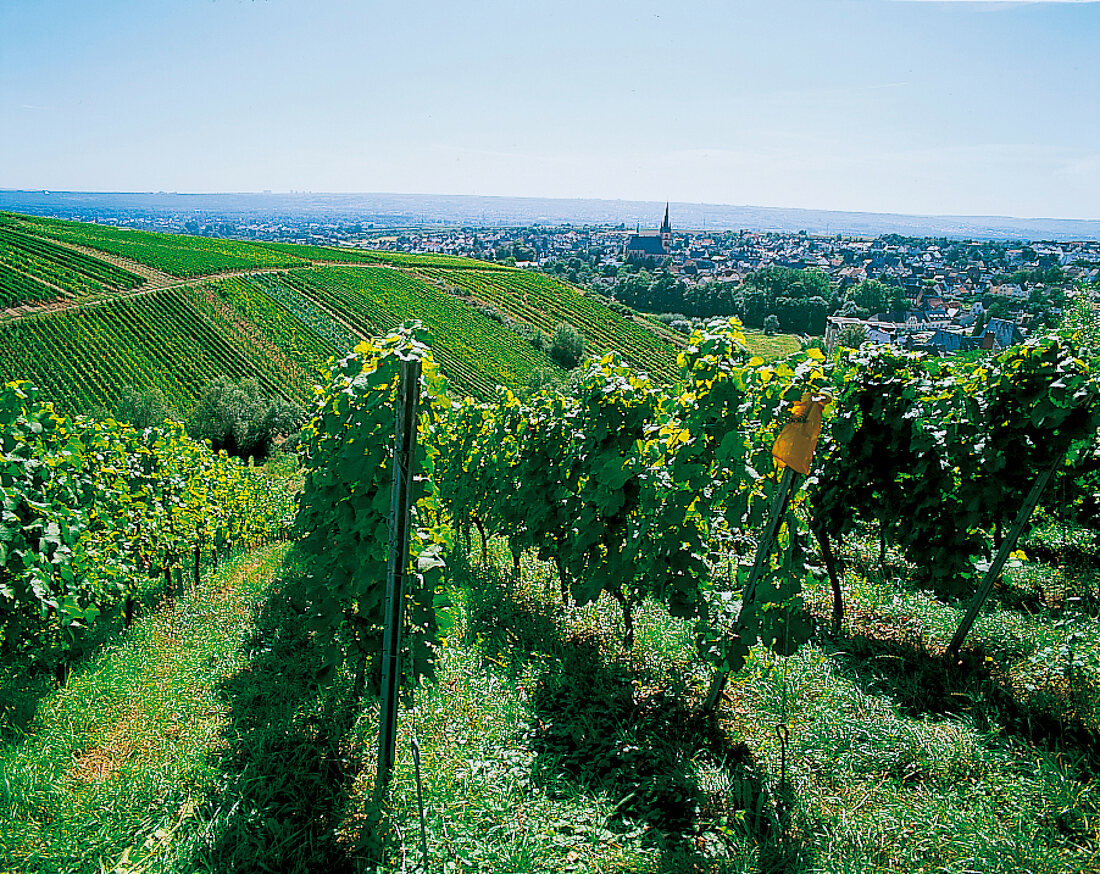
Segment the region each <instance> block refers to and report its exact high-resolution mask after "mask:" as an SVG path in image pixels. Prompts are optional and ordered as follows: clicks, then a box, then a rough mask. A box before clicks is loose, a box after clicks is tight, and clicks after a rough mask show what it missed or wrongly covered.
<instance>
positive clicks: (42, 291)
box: [0, 263, 61, 307]
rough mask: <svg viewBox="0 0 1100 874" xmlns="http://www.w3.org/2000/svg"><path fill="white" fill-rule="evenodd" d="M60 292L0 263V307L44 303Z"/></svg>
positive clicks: (54, 297)
mask: <svg viewBox="0 0 1100 874" xmlns="http://www.w3.org/2000/svg"><path fill="white" fill-rule="evenodd" d="M60 296H61V295H60V292H58V290H57V289H56V288H54V287H52V286H50V285H47V284H46V283H44V282H40V281H39V280H37V279H35V278H34V277H32V276H28V275H27V274H26V273H21V272H20V271H18V270H16V269H15V268H13V267H11V266H10V265H8V264H4V263H0V307H16V306H20V305H21V304H25V303H45V302H46V301H49V300H55V299H56V298H58V297H60Z"/></svg>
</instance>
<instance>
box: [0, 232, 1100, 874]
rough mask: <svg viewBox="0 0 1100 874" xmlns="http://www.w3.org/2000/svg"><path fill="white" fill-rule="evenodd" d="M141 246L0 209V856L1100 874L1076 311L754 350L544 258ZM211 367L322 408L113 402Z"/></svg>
mask: <svg viewBox="0 0 1100 874" xmlns="http://www.w3.org/2000/svg"><path fill="white" fill-rule="evenodd" d="M31 226H35V227H37V228H38V230H37V232H32V231H31V230H29V228H30V227H31ZM132 234H134V232H123V231H119V230H117V229H111V228H97V227H94V226H80V225H73V224H72V223H63V222H50V221H47V220H38V219H34V220H31V219H23V218H19V217H11V216H5V217H4V219H3V222H2V223H0V243H2V244H3V245H4V246H5V247H6V248H4V249H3V251H4V253H6V254H5V256H4V257H5V259H6V260H5V261H4V263H3V264H0V268H3V269H7V270H9V271H10V272H11V273H13V274H18V277H22V279H20V280H18V281H26V282H30V283H39V284H40V285H42V286H43V287H44V288H47V289H49V290H50V292H51V293H52V294H53V295H54V297H59V298H60V299H61V300H63V302H64V306H63V307H62V308H58V309H57V310H56V311H46V310H44V311H41V312H38V313H34V314H23V312H22V311H21V312H20V313H19V314H18V315H13V317H11V318H9V319H7V320H6V321H4V322H2V323H0V384H2V383H6V384H3V385H2V386H0V452H2V454H0V498H2V502H0V503H2V506H0V871H7V870H13V871H14V870H19V871H34V872H51V874H53V872H58V871H81V872H83V871H89V872H90V871H98V870H117V871H130V870H135V871H136V870H150V871H151V870H159V871H165V872H168V871H180V872H182V871H195V870H212V871H242V872H243V871H251V870H277V871H301V872H305V871H310V870H351V871H364V872H366V871H371V872H376V871H386V872H397V871H409V870H418V869H420V867H421V862H422V861H423V863H424V865H423V867H426V868H427V870H432V871H434V870H447V871H487V870H489V871H497V870H517V871H561V870H569V871H593V872H595V871H622V872H626V871H647V872H654V874H657V872H666V871H706V872H712V871H713V872H734V871H737V872H741V871H762V870H763V871H784V872H785V871H838V872H839V871H855V870H858V871H896V872H909V871H915V870H926V871H944V872H958V874H962V872H967V871H983V872H985V871H998V872H1005V874H1008V872H1014V871H1050V872H1066V874H1069V872H1080V871H1090V870H1100V789H1098V788H1097V787H1098V786H1100V783H1098V782H1097V775H1098V774H1100V630H1098V626H1097V616H1098V615H1100V546H1098V544H1100V536H1098V531H1100V445H1098V443H1097V434H1098V429H1100V369H1098V365H1097V363H1096V362H1095V361H1092V360H1087V359H1088V358H1089V355H1090V354H1092V353H1089V352H1086V351H1082V350H1083V349H1087V348H1088V347H1087V344H1082V342H1081V339H1080V337H1079V336H1078V335H1075V334H1073V333H1072V332H1071V331H1069V330H1067V331H1064V332H1062V333H1055V334H1051V335H1050V336H1046V337H1037V338H1035V339H1032V340H1030V341H1029V342H1027V343H1024V344H1021V345H1017V346H1013V347H1010V348H1008V349H1005V350H1003V351H1001V352H998V353H996V354H980V355H974V356H970V357H966V356H963V357H957V358H953V359H937V358H931V357H927V356H924V355H920V354H915V353H905V352H900V351H897V350H893V349H883V348H872V347H865V348H864V349H862V350H849V349H842V350H840V351H839V352H837V353H836V354H834V355H832V356H826V355H825V354H824V353H822V352H821V351H819V350H817V349H814V348H812V347H810V348H805V349H801V348H794V349H791V350H789V351H786V352H784V353H783V354H781V355H780V357H777V358H768V359H767V360H766V359H765V357H764V356H762V355H758V354H754V352H753V351H751V349H750V346H752V340H751V338H747V337H746V335H745V334H744V333H743V332H742V331H741V327H740V325H739V324H737V323H736V322H735V321H730V322H714V323H712V324H711V325H709V326H708V327H707V328H706V329H703V330H697V331H695V332H694V333H693V334H692V335H691V336H684V337H683V338H682V340H680V342H679V343H678V344H675V345H674V344H673V343H671V342H668V341H667V340H662V339H661V338H660V337H659V336H658V335H657V334H656V333H654V332H652V331H650V330H648V329H646V328H645V327H643V326H642V325H640V324H638V323H636V322H635V321H633V320H631V319H629V318H624V317H622V316H620V315H618V314H616V313H613V312H611V311H610V310H609V309H607V308H606V307H603V306H602V305H601V304H599V302H598V301H596V300H593V299H591V298H589V297H586V296H584V295H582V294H579V293H577V292H576V291H575V290H574V289H572V288H571V287H569V286H567V285H565V284H563V283H560V282H558V281H556V280H553V279H550V278H548V277H545V276H542V275H539V274H536V273H531V272H525V271H517V270H512V269H505V268H492V269H490V268H489V267H487V266H485V265H480V264H478V263H476V262H469V261H461V259H458V260H459V261H461V263H451V261H450V260H448V259H447V258H445V257H443V256H439V257H435V256H399V257H398V256H392V257H391V254H390V253H365V252H355V253H352V252H348V253H346V254H345V253H343V252H342V251H341V250H332V251H331V252H330V251H329V250H327V249H324V248H321V247H293V246H289V245H285V246H284V245H277V244H236V243H229V242H228V241H209V240H202V239H194V238H176V237H170V236H168V235H155V234H148V235H143V234H136V235H133V236H132ZM51 239H55V240H57V241H61V242H57V243H54V242H51V241H50V240H51ZM188 239H192V240H193V242H191V243H187V242H182V243H180V244H179V246H178V247H177V248H176V250H175V254H174V255H169V254H166V253H167V251H168V248H169V244H170V243H171V244H175V243H176V242H178V241H181V240H183V241H186V240H188ZM90 240H98V241H99V242H100V243H102V244H103V245H102V246H100V247H99V250H100V251H105V252H106V251H112V252H113V251H114V250H113V249H110V248H107V247H109V246H113V247H115V248H116V249H118V250H119V251H117V252H114V254H119V255H121V257H124V258H129V259H132V260H134V261H138V262H139V263H142V264H149V265H150V266H157V267H158V269H164V270H168V269H169V266H168V265H170V264H172V265H174V267H175V270H176V271H184V270H190V269H194V271H195V272H194V273H193V274H184V273H182V272H176V275H178V276H183V275H191V276H193V277H194V278H193V279H189V280H187V281H182V282H180V284H178V285H174V286H172V287H169V288H143V287H142V282H141V280H140V278H139V277H136V276H134V275H133V274H131V273H129V272H128V271H123V270H121V269H120V268H117V267H115V266H113V265H111V264H107V263H106V262H101V261H99V260H98V259H95V258H91V257H88V256H85V255H81V254H80V253H77V252H75V251H74V250H71V249H68V248H67V247H66V246H64V245H62V244H61V243H62V242H70V243H73V244H76V245H80V246H82V247H87V248H96V246H95V245H94V244H93V242H90ZM215 242H221V243H225V248H223V249H218V248H217V247H216V246H214V245H213V243H215ZM123 250H125V252H123ZM255 250H259V251H263V252H265V253H266V254H265V255H264V256H262V257H266V258H271V259H275V261H272V262H268V263H267V266H263V262H262V257H260V256H256V255H255ZM368 255H369V256H370V257H371V258H376V259H377V260H375V261H374V263H358V264H353V263H350V262H352V261H357V260H359V259H366V258H367V256H368ZM340 256H344V257H345V258H347V259H349V260H348V261H347V262H344V261H343V259H342V258H341V257H340ZM253 257H256V258H257V260H256V261H255V263H256V264H258V265H260V266H255V267H250V268H240V267H238V266H233V265H234V264H237V263H245V262H248V260H249V259H250V258H253ZM157 259H161V260H160V261H159V263H157V264H154V263H153V262H154V261H156V260H157ZM173 259H175V260H173ZM234 259H239V262H235V261H234ZM325 261H331V262H333V263H332V264H330V265H328V266H318V265H319V264H321V263H322V262H325ZM336 262H341V263H336ZM187 265H190V267H188V266H187ZM219 265H220V266H219ZM3 269H0V279H3V278H4V277H5V276H6V275H7V274H5V273H4V272H3ZM226 271H230V272H233V274H234V275H228V276H218V275H212V274H215V273H220V272H226ZM12 281H13V282H14V281H16V280H14V279H13V280H12ZM31 299H32V298H27V300H31ZM58 306H60V304H59V305H58ZM413 320H418V321H413ZM563 322H565V323H568V324H570V325H572V326H574V327H575V328H577V329H578V330H579V331H581V332H582V333H583V335H584V337H585V339H586V341H587V344H588V352H589V357H588V358H587V360H586V361H585V362H584V363H583V364H582V365H581V366H580V367H578V368H577V369H576V370H575V371H574V372H573V374H572V376H571V378H570V379H569V381H568V383H566V384H565V387H561V388H553V387H544V388H542V389H540V390H535V389H534V388H531V387H529V383H531V382H532V381H531V377H532V376H533V375H537V374H539V373H545V372H546V371H551V372H556V373H559V374H560V375H564V372H562V371H560V368H558V366H557V365H556V364H554V363H553V362H552V361H551V359H550V358H549V357H548V356H547V354H546V352H545V351H543V349H544V348H545V347H543V346H540V345H539V344H538V343H536V342H533V341H532V340H531V339H530V338H531V337H532V336H535V335H534V334H533V332H534V331H536V330H537V331H540V332H542V333H543V334H549V333H551V332H553V331H554V329H555V327H556V326H557V325H558V324H560V323H563ZM769 339H770V338H769ZM792 345H794V344H792ZM777 354H778V353H777ZM413 364H415V365H416V366H417V368H418V369H419V372H420V376H419V378H418V380H417V381H416V382H414V383H413V396H416V395H417V394H418V395H419V407H418V409H417V410H416V413H415V415H410V416H408V417H406V416H405V414H404V413H402V414H401V415H398V414H397V412H396V411H397V409H398V408H399V406H400V405H399V403H398V400H399V397H400V388H401V385H402V380H403V379H404V378H405V376H403V375H407V374H408V373H409V372H411V371H410V368H411V366H412V365H413ZM223 377H230V378H232V379H236V380H243V379H254V380H256V381H257V383H258V384H259V386H260V388H261V389H262V391H263V392H264V393H265V394H267V395H269V396H271V397H273V398H274V397H281V398H283V399H286V400H292V401H297V402H304V403H308V402H309V400H310V398H312V406H311V407H310V413H309V416H308V420H307V421H306V423H305V425H304V427H303V428H302V430H301V432H300V434H298V435H296V439H295V441H294V442H295V443H297V444H299V447H300V448H299V449H297V450H296V452H297V454H293V453H291V452H289V450H288V451H286V452H282V451H276V453H275V454H274V455H273V456H272V460H271V461H269V462H268V463H267V465H266V466H263V467H261V466H254V465H252V464H246V463H241V462H239V461H237V460H234V459H231V458H229V457H228V456H226V455H225V454H223V453H215V452H212V451H211V450H210V448H209V446H208V445H207V444H202V443H198V442H196V441H194V440H191V439H190V438H189V437H188V436H187V434H186V433H185V431H184V428H183V426H182V425H179V424H173V423H171V422H170V423H168V424H165V425H163V426H161V427H155V428H149V429H145V430H137V429H133V428H130V427H129V426H127V425H125V424H119V423H117V422H114V421H112V420H110V418H109V417H108V416H107V413H108V411H109V410H111V409H112V408H113V405H114V403H115V402H116V400H117V399H118V398H119V397H120V396H121V395H122V394H123V393H124V392H125V391H126V389H127V388H128V387H132V386H136V387H139V388H155V389H157V391H159V392H160V393H161V394H163V395H164V398H165V400H166V401H167V402H168V404H169V405H170V406H171V407H172V408H173V409H174V410H175V411H176V412H177V413H178V414H180V415H181V416H182V415H185V414H186V412H187V411H189V410H190V409H191V408H192V407H193V406H194V405H195V403H196V401H197V399H198V398H199V396H200V393H201V391H202V389H203V386H204V385H205V384H206V383H207V382H208V381H211V380H214V379H218V378H223ZM21 379H22V380H30V381H31V382H32V383H33V384H34V385H33V386H32V385H31V384H29V383H25V382H16V381H15V380H21ZM315 384H316V386H315ZM402 409H403V408H402ZM89 413H90V414H93V415H91V416H89V415H87V414H89ZM402 421H406V422H410V423H411V428H410V429H409V433H410V436H411V435H413V434H414V435H415V440H411V442H410V444H409V446H408V452H409V457H410V458H411V459H412V463H411V466H409V465H406V464H405V463H404V462H399V461H397V462H395V460H394V455H393V448H394V445H395V422H396V423H397V424H398V425H400V422H402ZM289 445H290V444H287V446H288V447H289ZM397 474H400V475H401V476H403V477H406V478H407V479H406V481H407V483H408V485H409V488H410V489H411V502H412V503H411V509H410V511H409V516H408V521H409V525H408V531H409V541H410V542H409V561H408V563H407V566H405V567H404V568H403V576H404V579H405V590H404V594H403V596H402V598H401V603H402V604H403V605H404V608H405V621H404V623H403V625H401V626H399V627H400V635H399V637H400V639H401V640H403V645H404V649H403V650H401V654H400V657H399V659H398V660H397V664H398V665H399V666H400V667H399V671H398V673H399V674H400V675H402V676H403V678H404V679H403V685H402V687H401V692H400V708H399V714H398V724H397V748H396V750H397V760H396V764H395V766H394V768H393V772H392V777H391V779H390V781H389V783H388V784H386V785H382V780H381V777H380V775H381V774H382V772H383V770H384V769H383V766H382V765H381V759H382V757H381V755H380V746H381V745H382V736H383V734H384V732H383V731H382V730H380V728H379V725H380V721H381V717H380V711H382V710H384V697H385V696H384V694H381V693H380V691H379V690H380V689H382V690H384V689H385V686H384V685H383V683H384V678H385V677H387V676H388V674H387V671H390V672H391V674H389V675H392V671H393V668H394V662H392V661H388V660H387V658H386V657H385V650H384V645H385V641H386V633H387V632H386V628H387V625H388V623H389V619H388V616H389V615H390V607H389V606H388V605H387V598H386V588H385V582H386V580H387V578H388V577H390V576H391V575H392V574H393V573H394V571H395V568H394V564H395V563H397V560H396V558H393V557H391V556H392V555H393V548H394V547H393V542H392V537H391V533H390V525H391V519H392V520H396V519H398V518H399V516H400V511H399V509H398V508H397V505H396V504H395V498H394V496H393V495H392V494H391V489H392V485H393V482H394V479H395V475H397ZM284 540H287V541H290V542H282V541H284ZM971 620H973V621H972V624H971ZM394 633H395V632H394V631H393V629H392V627H391V629H390V634H391V641H392V639H393V637H392V635H393V634H394ZM387 664H388V665H389V667H387ZM376 761H377V762H379V765H378V767H376V766H375V762H376ZM386 768H387V769H388V765H387V766H386ZM376 781H377V783H376ZM377 786H381V788H376V787H377Z"/></svg>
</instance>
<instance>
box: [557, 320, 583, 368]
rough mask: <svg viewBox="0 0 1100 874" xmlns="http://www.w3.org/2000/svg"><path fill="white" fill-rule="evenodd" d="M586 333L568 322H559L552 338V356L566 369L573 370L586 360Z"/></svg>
mask: <svg viewBox="0 0 1100 874" xmlns="http://www.w3.org/2000/svg"><path fill="white" fill-rule="evenodd" d="M586 345H587V344H586V343H585V339H584V334H582V333H581V332H580V331H578V330H577V329H576V328H574V327H573V326H572V325H571V324H569V323H568V322H559V323H558V326H557V327H556V328H555V329H554V336H553V338H551V340H550V357H551V358H552V359H554V361H556V362H557V363H558V364H560V365H561V366H562V367H564V368H565V369H566V370H572V369H573V368H574V367H576V366H577V365H578V364H580V363H581V361H583V360H584V350H585V346H586Z"/></svg>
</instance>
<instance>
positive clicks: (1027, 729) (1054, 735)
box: [824, 634, 1100, 773]
mask: <svg viewBox="0 0 1100 874" xmlns="http://www.w3.org/2000/svg"><path fill="white" fill-rule="evenodd" d="M824 648H825V651H826V652H829V653H830V654H831V655H832V657H833V658H834V660H835V661H836V663H837V664H838V665H840V666H841V667H842V669H843V670H844V671H845V673H846V674H847V675H848V676H849V677H850V678H852V679H853V680H854V681H855V682H856V683H857V685H859V686H860V688H862V689H863V691H864V692H868V693H880V694H886V695H889V696H890V697H891V698H893V699H894V700H895V701H896V702H897V704H898V706H899V707H900V708H901V709H902V711H903V712H905V713H906V714H907V715H909V716H912V717H915V718H922V717H929V716H930V717H933V718H943V717H947V716H961V715H965V716H967V717H968V718H970V719H972V720H973V721H974V724H975V726H976V727H977V728H978V729H979V730H980V731H983V732H993V733H1001V734H1005V735H1009V736H1012V737H1014V738H1016V739H1018V740H1020V741H1022V742H1023V743H1025V744H1028V745H1030V746H1032V747H1035V748H1037V749H1040V750H1043V751H1045V752H1050V753H1055V754H1059V753H1069V754H1071V755H1072V757H1073V758H1074V759H1077V760H1080V761H1081V762H1082V764H1084V765H1086V766H1087V769H1088V771H1089V772H1091V773H1096V772H1097V771H1100V734H1098V733H1097V732H1096V731H1093V730H1091V729H1089V728H1087V727H1084V726H1082V725H1079V724H1073V722H1072V721H1071V720H1063V719H1059V718H1057V717H1056V716H1055V715H1052V713H1051V712H1050V711H1049V710H1047V709H1042V708H1040V707H1037V706H1034V705H1032V704H1031V703H1029V702H1024V701H1020V700H1018V699H1017V698H1016V697H1014V695H1013V694H1012V692H1011V690H1010V689H1008V688H1006V687H1005V685H1003V684H1002V683H1001V682H998V679H997V677H995V676H994V673H993V671H994V670H997V669H998V668H997V667H996V662H995V661H994V662H988V661H986V660H985V658H984V655H983V654H982V653H980V652H978V653H974V652H967V653H963V655H962V657H961V658H960V659H959V660H958V661H952V660H950V659H948V658H947V657H946V656H944V655H936V654H930V653H928V652H927V651H925V650H924V649H923V648H921V647H919V646H917V645H915V644H913V643H910V642H901V641H894V640H880V639H878V638H875V637H871V636H868V635H863V634H855V635H844V636H841V637H837V638H833V639H832V640H830V641H827V642H825V644H824Z"/></svg>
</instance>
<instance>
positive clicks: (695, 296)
mask: <svg viewBox="0 0 1100 874" xmlns="http://www.w3.org/2000/svg"><path fill="white" fill-rule="evenodd" d="M345 244H354V245H363V246H369V247H372V248H385V249H393V250H400V251H409V252H431V253H442V254H453V255H465V256H469V257H473V258H482V259H487V260H493V261H503V262H506V263H508V264H514V265H515V266H517V267H523V268H528V269H540V270H546V271H549V272H551V273H554V274H556V275H559V276H561V277H562V278H564V279H566V280H568V281H570V282H573V283H575V284H578V285H581V286H584V287H586V288H588V289H590V290H591V291H594V292H596V293H599V294H601V295H603V296H604V297H606V298H608V299H610V300H611V301H613V302H618V303H623V304H627V305H630V306H632V307H634V308H635V309H640V310H643V311H647V312H651V313H655V314H660V316H662V317H663V320H665V321H666V322H667V323H669V324H671V325H672V326H673V327H676V328H679V329H680V330H682V331H687V330H689V329H690V327H691V326H692V325H693V324H694V323H696V322H697V321H698V320H700V319H705V318H706V317H708V316H722V315H739V316H740V317H741V318H742V320H743V321H745V323H746V325H748V326H749V327H753V328H760V329H765V330H766V329H768V328H769V316H772V317H773V318H774V322H772V324H771V327H772V328H773V329H775V330H787V331H791V332H794V333H800V334H806V335H819V336H820V335H824V337H825V341H826V343H828V344H832V343H835V342H836V340H837V339H838V337H839V336H840V333H841V332H842V331H843V330H844V329H845V328H849V329H851V328H855V329H856V330H857V331H858V330H862V331H863V333H864V336H865V339H866V340H869V341H871V342H874V343H890V344H894V345H899V346H904V347H906V348H911V349H914V348H919V349H926V350H929V351H934V352H937V353H940V354H951V353H954V352H959V351H965V350H968V349H977V348H987V349H991V348H993V349H999V348H1002V347H1003V346H1006V345H1009V344H1011V343H1013V342H1019V341H1020V340H1021V339H1022V338H1024V337H1026V336H1027V335H1028V334H1029V333H1030V332H1031V331H1032V330H1035V329H1037V328H1040V327H1046V326H1054V325H1056V324H1057V323H1058V322H1059V321H1060V319H1061V316H1062V312H1063V308H1064V307H1065V305H1066V299H1067V297H1072V296H1074V295H1075V294H1078V293H1081V291H1082V290H1084V291H1087V292H1088V293H1090V294H1091V293H1095V292H1096V290H1097V288H1098V285H1100V242H1098V241H1095V240H1089V241H1079V242H1025V241H1020V242H1018V243H1004V242H1000V241H972V240H950V239H946V238H910V237H902V236H899V235H896V234H889V235H884V236H880V237H876V238H873V239H869V238H856V237H848V236H842V235H837V236H829V237H823V236H817V235H811V234H808V233H806V232H801V233H793V234H792V233H759V232H753V231H747V230H745V231H736V232H731V231H725V232H720V233H706V232H702V231H674V230H673V228H672V226H671V221H670V218H669V216H668V214H667V212H666V216H665V221H664V223H663V224H662V225H661V227H660V229H659V230H650V231H644V230H642V229H641V228H639V227H636V228H633V229H628V228H623V227H621V226H619V227H581V228H575V227H560V228H542V227H538V228H492V229H482V230H478V229H472V228H465V229H455V230H423V231H411V230H410V231H405V232H403V233H400V234H396V235H395V234H390V235H387V236H381V237H374V238H370V239H366V240H360V241H354V242H353V241H345ZM795 271H798V272H805V271H813V272H814V273H816V274H817V275H818V276H820V277H821V279H823V280H825V281H823V282H822V281H819V282H817V283H809V286H810V287H809V289H805V285H806V284H805V283H801V287H802V292H803V293H802V295H801V298H799V296H797V295H796V294H794V293H791V294H789V295H788V296H786V297H784V294H783V289H782V288H780V289H779V290H776V291H775V292H774V294H773V306H770V307H769V306H768V304H767V300H766V298H767V296H768V294H767V291H768V289H767V288H766V286H767V285H769V284H775V283H787V284H788V286H789V285H791V284H795V283H797V282H798V280H797V279H796V277H795V275H794V272H795ZM642 286H648V287H645V288H643V287H642ZM756 289H760V295H758V297H763V298H764V299H765V300H763V301H760V300H758V301H757V304H756V306H755V308H754V307H753V305H752V294H751V292H752V291H754V290H756ZM815 291H816V292H818V293H817V294H813V293H811V292H815ZM800 299H801V301H803V304H802V305H801V306H797V305H796V304H797V302H798V301H799V300H800ZM738 301H740V302H741V306H740V308H739V307H738ZM783 301H788V303H786V304H783V303H782V302H783ZM677 304H679V305H680V306H679V307H677ZM875 304H879V305H878V306H876V305H875ZM784 322H786V323H785V324H784ZM849 336H852V334H851V333H850V332H849ZM857 336H858V335H857Z"/></svg>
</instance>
